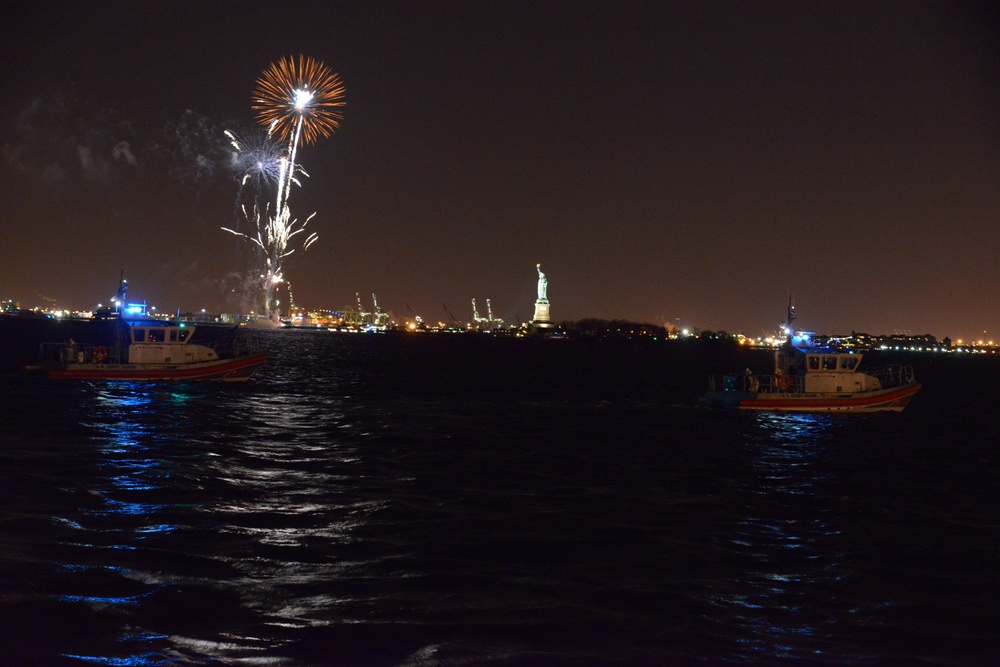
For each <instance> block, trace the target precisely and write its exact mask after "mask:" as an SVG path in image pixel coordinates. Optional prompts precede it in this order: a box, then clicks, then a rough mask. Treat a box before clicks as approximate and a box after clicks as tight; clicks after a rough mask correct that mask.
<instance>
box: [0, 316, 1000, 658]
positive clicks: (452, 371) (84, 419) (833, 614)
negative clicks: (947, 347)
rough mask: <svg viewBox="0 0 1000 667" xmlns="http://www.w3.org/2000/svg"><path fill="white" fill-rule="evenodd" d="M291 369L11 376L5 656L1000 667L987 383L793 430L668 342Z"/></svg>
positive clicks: (316, 351)
mask: <svg viewBox="0 0 1000 667" xmlns="http://www.w3.org/2000/svg"><path fill="white" fill-rule="evenodd" d="M266 344H267V346H268V348H269V351H270V352H271V353H272V359H271V361H270V362H269V363H268V365H267V366H265V367H264V368H263V369H262V370H261V371H260V372H259V374H258V375H257V376H256V377H254V378H253V379H252V380H251V381H250V382H248V383H246V384H244V385H242V386H239V385H218V384H205V385H199V384H177V385H169V384H157V385H145V384H133V383H117V384H58V383H50V382H46V381H42V380H39V379H32V378H23V377H17V378H14V377H6V378H0V399H2V405H3V408H2V410H3V412H2V421H0V642H2V650H0V663H2V664H10V665H87V664H99V665H100V664H103V665H167V664H180V665H183V664H204V663H209V662H212V663H215V664H232V665H282V666H286V665H287V666H300V665H387V666H388V665H400V666H404V665H405V666H432V665H440V666H445V665H449V666H450V665H715V664H730V665H741V664H747V665H750V664H754V665H756V664H816V665H827V664H829V665H841V664H850V665H910V664H914V665H994V664H1000V483H998V482H1000V454H998V447H1000V417H998V415H997V410H996V406H997V397H998V395H1000V390H998V388H997V385H998V384H1000V379H998V377H1000V375H998V371H1000V364H998V363H997V362H996V361H995V360H993V359H990V358H985V357H982V358H976V359H972V358H969V357H967V358H958V356H957V355H950V356H948V357H944V356H941V357H927V358H920V359H914V360H913V361H914V362H915V365H916V366H917V375H918V378H919V379H921V380H922V381H924V382H925V389H924V390H923V391H922V392H921V393H920V394H919V395H918V396H917V398H916V399H914V401H913V402H912V403H911V405H910V407H909V408H908V409H907V411H906V412H904V413H902V414H883V415H869V416H845V415H819V416H808V415H800V416H793V415H785V416H781V415H754V414H744V413H737V412H717V411H710V410H706V409H702V408H697V407H693V405H692V402H693V399H694V398H695V397H696V395H697V394H698V392H700V391H701V390H702V388H703V386H704V385H705V377H704V374H705V373H707V372H708V371H709V370H714V371H719V370H730V368H727V367H723V368H718V367H717V364H718V363H719V361H718V360H717V359H714V358H705V357H706V356H707V357H712V356H713V355H712V354H706V353H698V354H694V353H690V352H689V353H684V354H681V353H678V352H676V351H667V350H668V348H666V347H664V346H663V345H659V346H653V345H634V344H629V343H602V344H595V343H588V344H582V343H576V342H557V341H524V340H494V339H480V338H476V337H469V336H466V337H449V336H436V337H431V336H428V337H409V336H398V337H397V336H349V335H344V334H330V333H326V332H302V331H278V332H272V333H268V334H266ZM699 354H700V355H701V356H699ZM713 364H716V365H715V366H713Z"/></svg>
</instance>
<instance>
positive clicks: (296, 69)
mask: <svg viewBox="0 0 1000 667" xmlns="http://www.w3.org/2000/svg"><path fill="white" fill-rule="evenodd" d="M253 100H254V103H253V105H252V109H253V110H254V111H255V112H257V120H258V121H259V122H260V123H261V124H262V125H263V126H265V127H267V128H268V129H267V140H266V141H265V142H263V143H261V142H258V143H257V144H256V146H257V147H259V148H260V150H259V151H256V152H255V151H253V150H249V149H248V146H250V144H247V143H245V142H243V141H241V140H240V139H239V138H237V137H236V135H234V134H232V133H231V132H227V133H226V135H227V136H228V137H229V139H230V141H231V143H232V145H233V147H234V148H235V149H236V151H237V153H236V155H238V156H240V157H241V158H244V159H246V162H245V164H243V167H244V169H243V173H244V177H243V183H242V184H241V187H243V186H245V185H246V184H247V183H248V182H251V181H253V185H254V187H255V189H256V191H257V192H258V193H260V192H261V188H262V187H263V186H265V185H268V186H269V185H270V183H271V182H272V179H273V182H275V184H276V191H277V196H276V198H275V202H274V204H275V205H274V209H273V211H270V210H269V207H264V210H263V211H262V210H261V207H260V206H259V205H255V206H254V207H253V210H252V212H249V211H247V210H246V208H245V207H244V218H245V219H246V220H247V222H248V223H249V224H250V227H251V232H250V233H243V232H239V231H237V230H233V229H228V228H225V227H223V229H225V231H227V232H230V233H233V234H236V235H237V236H242V237H243V238H244V239H246V240H248V241H251V242H252V243H253V244H254V245H256V246H257V247H258V248H259V249H260V250H259V252H261V253H262V254H263V257H264V260H265V261H264V266H263V267H262V271H263V272H262V273H261V275H260V280H261V283H262V287H263V291H264V312H265V313H266V314H267V316H268V317H271V315H272V297H273V295H274V290H275V287H276V286H277V285H278V284H279V283H281V282H282V281H283V275H282V270H283V269H282V262H283V260H284V258H286V257H288V256H289V255H291V254H292V253H293V252H294V249H291V248H289V244H290V243H291V242H292V240H293V238H294V237H296V236H298V235H300V234H304V232H305V227H306V225H307V224H308V223H309V221H310V220H311V219H312V218H313V216H314V215H316V214H315V213H313V214H312V215H310V216H309V217H308V218H306V219H305V220H304V221H302V222H301V223H300V222H299V220H298V219H297V218H293V217H292V215H291V211H290V209H289V207H288V198H289V195H290V194H291V189H292V184H293V183H295V184H296V185H301V183H299V181H298V179H297V175H299V174H301V175H303V176H307V175H308V174H306V173H305V171H303V170H302V168H301V167H300V166H299V164H298V163H297V162H296V157H297V152H298V148H299V143H300V142H301V143H304V144H306V145H308V144H312V143H315V142H316V141H317V140H318V139H319V138H320V137H329V136H330V135H331V134H333V132H334V131H335V130H336V129H337V128H339V127H340V121H341V120H342V119H343V115H342V114H341V113H340V111H339V109H340V107H343V106H344V85H343V84H342V83H341V81H340V77H339V76H338V75H337V74H334V73H333V72H332V71H331V70H330V68H329V67H327V66H326V65H324V64H323V63H321V62H320V61H318V60H315V59H313V58H308V57H306V56H303V55H300V56H299V57H298V60H296V59H295V58H294V57H291V56H289V57H288V58H281V59H279V60H278V61H277V62H276V63H273V64H272V65H271V66H270V67H268V68H267V69H266V70H264V72H263V73H262V74H261V75H260V77H259V78H258V79H257V87H256V89H255V90H254V93H253ZM280 142H287V149H286V150H285V151H283V152H281V153H280V154H278V153H277V152H276V151H275V150H274V149H275V147H276V146H277V145H278V143H280ZM272 158H273V159H272ZM296 240H297V239H296ZM315 240H316V234H315V233H312V234H308V235H306V236H305V238H304V239H303V240H302V249H303V250H305V249H306V248H308V247H309V246H310V245H311V244H312V243H313V242H314V241H315Z"/></svg>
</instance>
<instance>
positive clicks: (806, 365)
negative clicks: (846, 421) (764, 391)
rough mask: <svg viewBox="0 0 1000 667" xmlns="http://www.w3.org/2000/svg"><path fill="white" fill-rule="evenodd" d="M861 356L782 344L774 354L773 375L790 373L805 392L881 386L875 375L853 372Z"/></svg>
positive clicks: (851, 390) (847, 391) (839, 390)
mask: <svg viewBox="0 0 1000 667" xmlns="http://www.w3.org/2000/svg"><path fill="white" fill-rule="evenodd" d="M862 357H863V355H860V354H854V353H852V352H841V351H838V350H834V349H832V348H825V347H824V348H808V347H807V348H800V347H796V346H794V345H790V344H789V345H786V346H785V347H784V348H782V349H781V350H778V351H777V352H776V353H775V364H774V374H775V377H776V378H777V377H781V376H792V377H793V378H794V382H795V384H797V385H799V386H801V391H804V392H806V393H824V394H849V393H855V392H859V391H873V390H876V389H881V388H882V384H881V383H880V382H879V380H878V378H876V377H874V376H871V375H868V374H866V373H859V372H857V370H858V367H859V366H860V365H861V359H862Z"/></svg>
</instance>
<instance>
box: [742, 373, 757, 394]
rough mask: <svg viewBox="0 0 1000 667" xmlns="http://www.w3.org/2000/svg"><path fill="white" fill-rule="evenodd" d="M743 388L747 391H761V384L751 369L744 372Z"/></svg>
mask: <svg viewBox="0 0 1000 667" xmlns="http://www.w3.org/2000/svg"><path fill="white" fill-rule="evenodd" d="M743 387H744V389H746V390H747V391H752V392H756V391H757V390H758V389H760V382H758V381H757V378H756V377H754V374H753V371H751V370H750V369H749V368H748V369H746V370H745V371H743Z"/></svg>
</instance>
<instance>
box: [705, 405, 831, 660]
mask: <svg viewBox="0 0 1000 667" xmlns="http://www.w3.org/2000/svg"><path fill="white" fill-rule="evenodd" d="M838 417H839V416H835V415H820V414H796V413H788V414H780V413H774V414H770V413H758V414H753V415H752V416H750V419H749V421H748V422H747V423H746V424H745V427H744V429H743V435H744V437H745V443H746V456H747V460H746V468H745V470H744V473H743V477H742V482H741V484H740V489H739V490H740V493H739V496H738V497H739V505H738V506H737V507H734V511H735V512H737V513H738V516H737V518H736V519H735V525H734V526H733V530H732V536H731V537H730V539H729V541H730V548H731V549H732V552H733V553H734V555H735V556H736V557H737V558H738V561H739V568H738V575H737V576H734V577H733V578H731V579H730V580H728V581H727V582H726V583H725V586H723V587H722V589H723V591H722V592H720V593H719V594H717V595H714V596H713V597H712V600H711V601H712V603H713V604H715V605H717V606H718V607H719V608H720V610H721V611H722V612H723V613H724V615H725V617H726V618H728V619H729V622H730V623H732V622H733V621H734V620H735V622H736V625H737V627H738V630H737V633H736V635H735V639H736V642H737V643H738V645H740V646H741V647H742V649H741V650H740V651H739V653H740V654H741V655H742V656H743V657H745V658H747V659H750V660H751V661H752V660H753V659H754V658H753V656H754V655H761V656H779V657H780V656H784V657H794V658H799V659H801V658H804V657H809V656H813V657H816V656H819V655H821V654H822V653H823V652H824V648H823V647H824V646H826V647H828V648H829V649H834V648H836V639H835V637H834V636H833V630H832V628H833V625H834V619H833V618H832V617H830V616H824V615H823V614H821V613H816V612H815V611H814V610H816V609H817V608H829V606H830V604H831V598H833V597H835V596H836V590H837V587H838V581H839V580H840V577H841V568H842V561H843V558H844V554H843V551H842V550H840V549H838V546H837V542H838V536H839V532H840V531H839V530H838V528H837V527H836V526H835V525H834V523H833V520H832V513H833V510H834V509H835V505H834V504H835V499H833V498H831V497H829V496H828V495H827V494H826V493H825V491H824V486H825V485H826V483H827V482H828V475H829V473H828V470H829V468H828V467H827V466H825V465H824V463H825V461H824V458H825V457H827V456H828V452H829V447H830V442H831V435H830V434H831V432H835V431H836V429H837V427H838V424H839V423H838V421H837V419H838ZM820 600H822V604H816V603H817V601H820Z"/></svg>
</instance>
